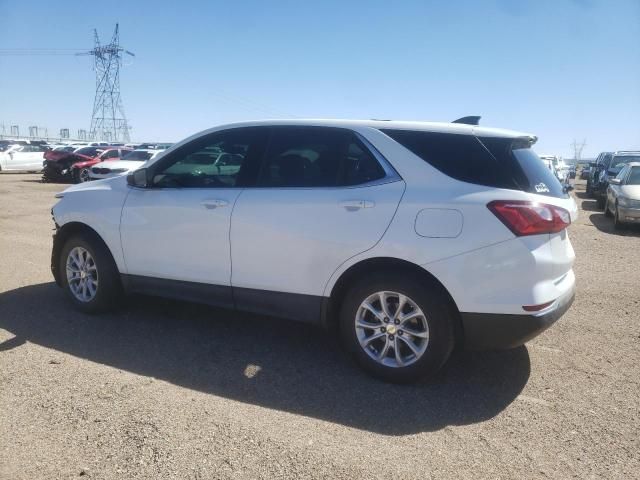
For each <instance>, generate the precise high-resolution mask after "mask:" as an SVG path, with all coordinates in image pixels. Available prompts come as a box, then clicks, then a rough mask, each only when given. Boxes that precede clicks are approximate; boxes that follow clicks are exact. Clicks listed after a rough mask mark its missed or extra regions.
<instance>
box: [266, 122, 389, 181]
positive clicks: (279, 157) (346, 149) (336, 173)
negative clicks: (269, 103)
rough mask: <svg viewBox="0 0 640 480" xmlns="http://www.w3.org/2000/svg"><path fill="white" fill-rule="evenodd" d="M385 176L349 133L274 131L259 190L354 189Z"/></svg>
mask: <svg viewBox="0 0 640 480" xmlns="http://www.w3.org/2000/svg"><path fill="white" fill-rule="evenodd" d="M384 176H385V172H384V170H383V169H382V167H381V166H380V164H379V163H378V161H377V160H376V159H375V158H374V157H373V156H372V154H371V152H369V151H368V150H367V149H366V147H365V146H364V145H362V144H361V143H360V141H359V140H358V139H357V138H356V136H355V135H354V134H353V132H351V131H349V130H345V129H340V128H326V127H275V128H273V129H272V134H271V140H270V142H269V147H268V148H267V153H266V155H265V158H264V162H263V165H262V170H261V173H260V179H259V186H261V187H338V186H352V185H361V184H363V183H367V182H371V181H374V180H378V179H381V178H383V177H384Z"/></svg>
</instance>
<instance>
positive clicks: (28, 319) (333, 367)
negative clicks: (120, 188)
mask: <svg viewBox="0 0 640 480" xmlns="http://www.w3.org/2000/svg"><path fill="white" fill-rule="evenodd" d="M0 312H2V314H1V315H0V328H3V329H5V330H7V331H9V332H11V333H12V334H13V335H14V337H12V338H11V339H9V340H7V341H5V342H4V343H1V344H0V352H2V351H3V350H8V349H11V348H19V347H20V345H22V344H23V343H25V342H27V341H28V342H33V343H36V344H38V345H42V346H45V347H47V348H51V349H54V350H57V351H59V352H63V353H66V354H70V355H73V356H76V357H79V358H84V359H87V360H91V361H92V362H98V363H101V364H104V365H108V366H111V367H115V368H118V369H122V370H126V371H129V372H132V373H136V374H139V375H145V376H149V377H153V378H157V379H160V380H164V381H167V382H170V383H172V384H175V385H179V386H181V387H184V388H190V389H194V390H198V391H201V392H206V393H210V394H213V395H218V396H222V397H226V398H231V399H234V400H237V401H241V402H245V403H250V404H255V405H260V406H263V407H267V408H272V409H277V410H281V411H286V412H291V413H295V414H299V415H305V416H308V417H314V418H318V419H322V420H326V421H329V422H334V423H338V424H342V425H346V426H349V427H353V428H357V429H361V430H367V431H371V432H377V433H382V434H387V435H406V434H413V433H418V432H423V431H434V430H438V429H441V428H444V427H446V426H447V425H465V424H471V423H476V422H481V421H484V420H487V419H490V418H492V417H494V416H495V415H497V414H498V413H500V412H501V411H502V410H504V409H505V408H506V407H507V406H508V405H509V404H510V403H511V402H513V401H514V399H515V398H516V397H517V396H518V395H519V393H520V392H521V391H522V389H523V388H524V386H525V385H526V383H527V380H528V378H529V375H530V361H529V355H528V352H527V349H526V348H525V347H520V348H517V349H514V350H509V351H503V352H485V353H472V352H460V353H457V354H455V355H454V356H453V357H452V359H451V360H450V361H449V363H448V364H447V365H446V367H445V368H444V369H443V371H442V372H441V373H440V374H439V376H438V377H437V378H436V379H435V380H432V381H431V382H428V383H427V382H423V383H418V384H414V385H404V386H400V385H392V384H388V383H384V382H381V381H378V380H376V379H374V378H371V377H369V376H368V375H366V374H365V373H363V372H362V371H360V369H358V368H357V367H356V366H355V365H354V364H353V363H352V362H351V361H350V359H349V358H348V356H347V355H346V354H344V353H343V351H342V350H341V349H340V347H339V345H338V343H337V342H336V341H335V340H334V339H333V337H331V336H330V335H329V334H327V333H324V331H322V330H319V329H317V328H315V327H312V326H309V325H304V324H301V323H297V322H288V321H282V320H277V319H271V318H265V317H260V316H257V315H246V314H238V313H235V312H230V311H225V310H220V309H214V308H210V307H206V306H201V305H195V304H188V303H183V302H177V301H170V300H164V299H155V298H151V297H135V298H131V299H130V300H129V301H128V305H127V307H126V308H124V309H123V310H121V311H120V312H117V313H111V314H104V315H94V316H90V315H85V314H82V313H79V312H77V311H75V310H74V309H73V308H72V306H71V304H70V303H69V301H68V300H67V298H66V297H65V295H64V292H63V291H62V290H61V289H59V288H58V287H57V286H56V285H55V284H54V283H44V284H39V285H32V286H27V287H22V288H18V289H16V290H11V291H8V292H4V293H1V294H0ZM0 354H1V353H0ZM53 355H54V356H55V354H53ZM62 363H64V362H62Z"/></svg>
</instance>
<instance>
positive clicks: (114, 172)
mask: <svg viewBox="0 0 640 480" xmlns="http://www.w3.org/2000/svg"><path fill="white" fill-rule="evenodd" d="M160 152H161V150H150V149H138V150H133V151H131V152H129V153H127V154H126V155H124V156H123V157H122V159H121V160H112V161H106V162H100V163H96V164H95V165H94V166H93V167H91V170H89V178H90V179H91V180H102V179H103V178H111V177H117V176H119V175H125V174H127V173H129V172H131V171H133V170H136V169H138V168H140V167H141V166H142V164H144V162H146V161H147V160H151V159H152V158H154V157H155V156H156V155H157V154H158V153H160Z"/></svg>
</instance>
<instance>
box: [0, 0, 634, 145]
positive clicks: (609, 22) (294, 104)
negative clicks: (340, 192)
mask: <svg viewBox="0 0 640 480" xmlns="http://www.w3.org/2000/svg"><path fill="white" fill-rule="evenodd" d="M0 18H2V28H1V29H0V48H60V49H66V48H69V49H75V48H79V49H88V48H91V47H92V46H93V45H92V42H93V33H92V30H93V28H94V27H95V28H97V29H98V32H99V34H100V36H101V38H102V39H103V40H104V41H107V40H108V39H109V38H110V36H111V33H112V31H113V27H114V25H115V23H116V22H119V23H120V28H121V43H122V44H123V45H124V46H125V47H126V48H128V49H130V50H132V51H134V52H135V54H136V57H135V59H134V61H133V63H132V64H131V65H128V66H125V67H124V68H123V69H122V70H121V91H122V98H123V101H124V107H125V111H126V113H127V117H128V119H129V123H130V124H131V125H132V127H133V130H132V133H133V137H134V138H135V139H138V140H166V141H175V140H179V139H181V138H183V137H185V136H187V135H190V134H192V133H195V132H196V131H199V130H202V129H204V128H208V127H211V126H214V125H218V124H221V123H226V122H232V121H238V120H247V119H256V118H282V117H292V116H296V117H311V118H390V119H403V120H442V121H448V120H453V119H455V118H458V117H461V116H464V115H472V114H478V115H482V117H483V118H482V124H484V125H487V126H496V127H504V128H513V129H517V130H523V131H527V132H532V133H535V134H537V135H538V136H539V137H540V141H539V144H538V147H537V150H538V151H539V152H540V153H558V154H561V155H564V156H566V157H571V156H572V151H571V147H570V143H571V142H572V140H573V139H574V138H577V139H583V138H586V140H587V147H586V149H585V152H584V154H583V156H586V157H589V156H594V155H596V154H597V153H598V152H599V151H601V150H608V149H629V148H640V0H555V1H553V0H538V1H533V0H532V1H516V0H486V1H472V0H467V1H465V0H452V1H448V2H442V1H408V0H407V1H400V0H398V1H395V2H391V1H388V0H386V1H378V0H369V1H347V0H342V1H334V0H324V1H321V2H319V1H315V2H311V1H275V0H274V1H257V0H256V1H243V0H235V1H226V2H222V1H220V2H218V1H188V0H184V1H181V2H177V1H170V2H165V1H160V0H157V1H127V2H119V1H115V0H113V1H109V2H87V1H73V0H71V1H65V2H51V1H39V0H29V1H15V0H0ZM91 61H92V58H91V57H76V56H72V55H68V56H0V122H4V123H5V124H6V125H8V124H10V123H18V124H20V125H21V126H22V127H23V128H26V127H27V126H28V125H34V124H37V125H42V126H47V127H48V128H49V131H57V130H58V129H59V128H60V127H69V128H70V129H71V130H72V131H76V130H77V129H78V128H88V126H89V120H90V115H91V108H92V102H93V94H94V87H95V76H94V72H93V71H92V68H91V66H92V63H91Z"/></svg>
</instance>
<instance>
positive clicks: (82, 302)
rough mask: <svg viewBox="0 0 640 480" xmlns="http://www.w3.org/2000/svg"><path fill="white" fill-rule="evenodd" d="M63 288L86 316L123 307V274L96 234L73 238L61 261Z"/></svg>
mask: <svg viewBox="0 0 640 480" xmlns="http://www.w3.org/2000/svg"><path fill="white" fill-rule="evenodd" d="M58 268H59V269H60V270H59V272H60V278H61V280H62V287H63V288H64V289H65V291H66V293H67V296H68V297H69V298H70V299H71V301H72V303H73V304H74V305H75V307H76V308H77V309H79V310H81V311H83V312H86V313H98V312H104V311H108V310H112V309H113V308H115V307H116V306H118V304H119V303H120V300H121V297H122V285H121V283H120V274H119V272H118V269H117V267H116V265H115V262H114V261H113V257H112V256H111V253H110V252H109V250H108V248H107V246H106V245H105V244H104V242H102V240H101V239H100V238H99V237H97V235H95V234H90V233H88V232H83V233H79V234H75V235H72V236H71V237H70V238H69V239H68V240H67V241H66V242H65V244H64V246H63V247H62V249H61V251H60V257H59V259H58Z"/></svg>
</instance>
